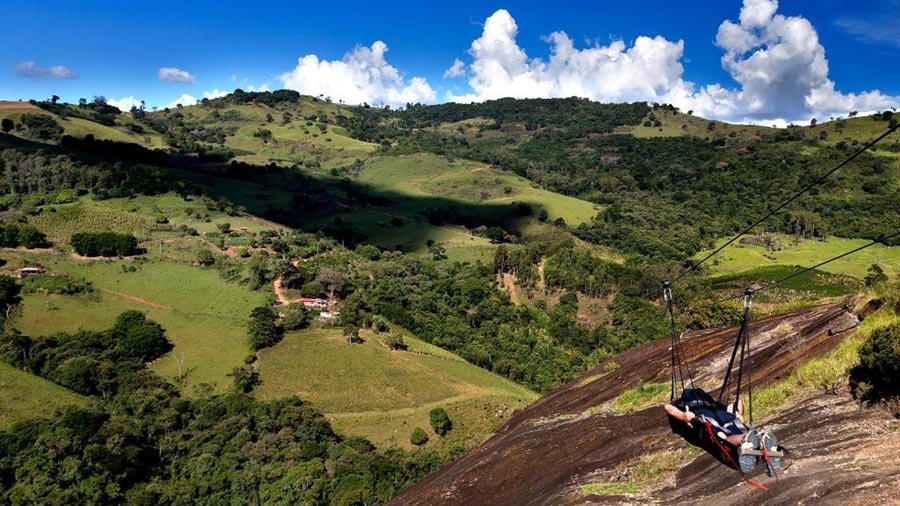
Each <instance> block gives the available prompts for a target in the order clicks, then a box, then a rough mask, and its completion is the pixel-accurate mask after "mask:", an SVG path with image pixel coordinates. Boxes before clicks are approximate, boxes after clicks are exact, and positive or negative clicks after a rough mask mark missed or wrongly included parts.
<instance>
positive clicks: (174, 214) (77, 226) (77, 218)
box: [28, 193, 282, 244]
mask: <svg viewBox="0 0 900 506" xmlns="http://www.w3.org/2000/svg"><path fill="white" fill-rule="evenodd" d="M188 211H192V212H194V211H196V212H200V213H202V214H203V215H204V216H205V218H203V219H200V218H198V217H197V216H196V215H194V216H190V215H189V214H188ZM158 217H164V218H166V219H167V220H168V223H167V224H164V225H160V224H157V223H156V219H157V218H158ZM28 221H29V222H30V223H31V224H33V225H34V226H36V227H37V228H38V229H39V230H41V231H42V232H44V233H45V234H47V237H48V238H49V239H50V241H51V242H53V243H54V244H64V243H67V242H68V241H69V238H70V237H71V236H72V234H74V233H75V232H119V233H124V234H133V235H134V236H135V237H137V238H138V239H140V240H148V239H151V238H154V237H167V236H170V235H172V233H171V230H172V229H174V228H175V227H177V226H179V225H186V226H189V227H191V228H194V229H196V230H197V231H198V232H199V233H201V234H203V233H207V232H215V231H216V230H218V228H217V227H218V225H219V224H222V223H229V224H230V225H231V226H232V228H233V229H238V228H246V229H247V230H248V231H252V232H258V231H261V230H269V229H280V228H282V227H281V226H280V225H277V224H275V223H272V222H269V221H266V220H263V219H260V218H257V217H255V216H228V215H227V214H225V213H223V212H220V211H210V210H208V209H206V207H205V206H204V204H203V203H202V202H200V201H196V200H195V201H188V200H184V199H182V198H181V197H179V196H177V195H175V194H174V193H167V194H165V195H154V196H143V195H142V196H137V197H133V198H117V199H107V200H94V199H92V198H88V197H83V198H80V199H79V200H78V202H75V203H72V204H57V205H49V206H45V207H44V209H43V211H42V212H41V214H38V215H36V216H30V217H29V220H28Z"/></svg>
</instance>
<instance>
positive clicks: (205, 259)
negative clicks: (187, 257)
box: [197, 249, 216, 267]
mask: <svg viewBox="0 0 900 506" xmlns="http://www.w3.org/2000/svg"><path fill="white" fill-rule="evenodd" d="M197 262H198V263H199V264H200V265H202V266H204V267H209V266H210V265H213V264H214V263H216V257H215V255H213V254H212V251H209V250H208V249H202V250H200V251H198V252H197Z"/></svg>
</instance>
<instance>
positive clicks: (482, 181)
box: [359, 154, 599, 225]
mask: <svg viewBox="0 0 900 506" xmlns="http://www.w3.org/2000/svg"><path fill="white" fill-rule="evenodd" d="M359 181H360V182H362V183H365V184H367V185H369V186H370V187H371V188H372V189H374V190H375V191H379V192H383V193H386V194H391V195H396V196H398V197H402V196H404V195H408V196H410V197H419V198H410V199H408V200H402V201H400V202H397V207H399V208H401V209H404V210H407V211H410V212H415V213H421V212H424V211H425V210H426V209H427V208H428V207H429V206H434V205H436V204H438V203H443V202H446V203H448V204H452V203H454V202H456V203H459V204H460V206H461V207H462V206H463V205H468V208H469V209H472V208H476V209H477V211H476V212H480V213H483V214H493V213H495V212H496V210H497V209H498V207H499V206H504V205H509V204H511V203H513V202H524V203H527V204H532V205H533V206H535V207H539V208H543V209H546V210H547V212H548V213H549V215H550V219H551V220H554V219H556V218H560V217H561V218H563V219H564V220H566V223H568V224H570V225H577V224H580V223H584V222H586V221H589V220H591V219H592V218H593V217H594V216H595V215H596V214H597V212H598V211H599V208H597V207H595V205H594V204H592V203H590V202H587V201H584V200H579V199H576V198H574V197H568V196H565V195H560V194H558V193H553V192H551V191H547V190H543V189H541V188H537V187H536V186H534V183H532V182H531V181H528V180H527V179H525V178H522V177H519V176H517V175H515V174H511V173H509V172H503V171H500V170H496V169H493V168H491V167H486V166H484V165H481V164H477V163H474V162H469V161H464V160H455V161H452V162H451V161H448V160H447V159H446V158H443V157H439V156H436V155H430V154H418V155H409V156H391V157H375V158H372V159H370V160H368V161H367V162H366V165H365V168H364V169H363V170H362V171H361V173H360V178H359ZM437 199H440V201H438V202H436V200H437ZM473 204H475V205H476V206H473Z"/></svg>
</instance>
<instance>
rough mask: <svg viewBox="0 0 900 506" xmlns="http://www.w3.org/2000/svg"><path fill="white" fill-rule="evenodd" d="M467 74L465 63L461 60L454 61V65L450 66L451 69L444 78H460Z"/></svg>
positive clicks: (446, 71)
mask: <svg viewBox="0 0 900 506" xmlns="http://www.w3.org/2000/svg"><path fill="white" fill-rule="evenodd" d="M465 73H466V64H465V63H463V61H462V60H460V59H459V58H457V59H455V60H453V65H450V68H448V69H447V70H445V71H444V78H448V77H459V76H461V75H464V74H465Z"/></svg>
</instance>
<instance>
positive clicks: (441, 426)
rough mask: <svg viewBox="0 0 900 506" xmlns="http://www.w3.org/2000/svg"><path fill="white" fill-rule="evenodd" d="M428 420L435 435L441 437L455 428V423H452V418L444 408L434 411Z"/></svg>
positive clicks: (429, 414)
mask: <svg viewBox="0 0 900 506" xmlns="http://www.w3.org/2000/svg"><path fill="white" fill-rule="evenodd" d="M428 420H429V422H431V428H432V429H434V432H435V434H437V435H439V436H446V435H447V433H448V432H450V429H452V428H453V422H452V421H450V417H449V416H448V415H447V411H446V410H445V409H444V408H434V409H432V410H431V411H430V412H429V413H428Z"/></svg>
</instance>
